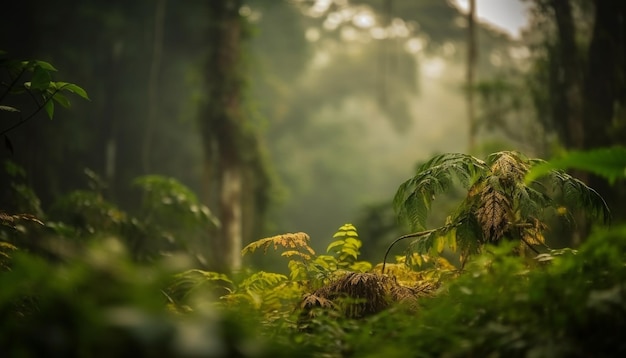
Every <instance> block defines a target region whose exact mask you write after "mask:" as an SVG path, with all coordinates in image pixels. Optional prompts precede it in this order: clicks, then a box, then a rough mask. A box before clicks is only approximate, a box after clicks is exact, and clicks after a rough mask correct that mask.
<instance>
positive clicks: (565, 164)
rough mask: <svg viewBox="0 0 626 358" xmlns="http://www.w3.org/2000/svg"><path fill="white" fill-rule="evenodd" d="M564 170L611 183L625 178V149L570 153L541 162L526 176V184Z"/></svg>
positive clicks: (600, 149) (620, 147) (601, 149)
mask: <svg viewBox="0 0 626 358" xmlns="http://www.w3.org/2000/svg"><path fill="white" fill-rule="evenodd" d="M565 169H579V170H584V171H588V172H591V173H594V174H596V175H599V176H601V177H603V178H606V179H607V180H608V181H609V182H612V183H613V182H615V180H617V179H619V178H625V177H626V147H622V146H616V147H612V148H599V149H593V150H589V151H572V152H569V153H567V154H565V155H564V156H562V157H560V158H555V159H552V160H550V161H549V162H544V161H541V162H540V163H538V165H536V166H534V167H533V168H532V170H531V171H530V172H529V173H528V174H527V175H526V183H531V182H533V181H534V180H536V179H537V178H540V177H541V176H544V175H548V174H551V173H552V172H553V171H554V170H565Z"/></svg>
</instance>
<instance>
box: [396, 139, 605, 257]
mask: <svg viewBox="0 0 626 358" xmlns="http://www.w3.org/2000/svg"><path fill="white" fill-rule="evenodd" d="M538 163H541V161H540V160H537V159H529V158H527V157H526V156H524V155H522V154H521V153H518V152H510V151H504V152H497V153H493V154H491V155H490V156H489V157H488V158H487V161H486V162H485V161H482V160H480V159H478V158H475V157H473V156H470V155H466V154H454V153H453V154H442V155H438V156H435V157H434V158H432V159H431V160H429V161H427V162H426V163H424V164H423V165H421V166H420V167H419V168H418V170H417V174H416V175H415V176H414V177H413V178H411V179H409V180H407V181H405V182H404V183H403V184H402V185H401V186H400V187H399V189H398V191H397V193H396V195H395V198H394V208H395V210H396V213H397V215H398V217H399V218H400V219H401V220H403V221H405V222H406V223H408V224H409V226H410V227H411V228H412V229H413V230H419V231H418V232H416V233H412V234H408V235H405V236H403V237H401V238H399V239H398V240H396V242H397V241H400V240H403V239H406V238H412V237H417V238H418V239H417V240H416V241H414V243H413V246H414V247H415V249H416V251H417V252H418V253H427V252H430V253H432V254H439V253H441V252H442V251H443V249H444V248H445V247H446V246H447V247H448V248H450V249H452V250H453V251H455V250H456V249H457V248H458V249H459V250H460V253H461V262H462V263H464V262H465V261H466V259H467V257H468V256H469V255H472V254H476V253H478V252H479V251H480V249H481V247H482V246H483V245H485V244H488V243H498V242H500V241H501V240H503V239H507V240H516V241H518V242H519V243H520V250H525V249H529V250H532V251H534V252H536V253H538V251H537V250H536V249H535V248H534V246H536V245H544V244H545V240H544V237H543V232H544V230H545V229H546V228H547V225H546V224H545V222H544V221H543V219H544V217H545V215H546V213H547V211H549V210H552V212H553V213H556V214H557V215H559V214H568V213H569V210H570V209H583V210H584V211H585V212H586V213H588V214H590V215H592V216H593V217H596V218H600V219H601V220H603V221H608V220H609V216H610V214H609V209H608V207H607V206H606V203H605V202H604V200H603V199H602V197H600V195H598V193H597V192H595V191H594V190H593V189H591V188H590V187H588V186H587V185H585V184H584V183H583V182H581V181H580V180H578V179H576V178H574V177H572V176H570V175H569V174H567V173H565V172H563V171H561V170H556V169H549V170H548V171H547V173H546V174H547V176H548V179H549V180H548V181H547V182H546V183H539V182H536V181H532V182H529V183H526V182H525V181H524V178H525V176H526V174H527V173H528V171H529V170H530V169H531V168H532V167H533V166H535V165H537V164H538ZM455 184H460V185H461V186H463V187H465V188H466V189H467V195H466V197H465V199H464V200H463V201H462V202H461V204H460V205H459V207H458V208H457V210H456V212H455V213H453V214H452V215H450V216H449V217H448V218H447V220H446V223H445V224H444V225H443V226H441V227H439V228H436V229H430V230H427V229H426V217H427V215H428V212H429V210H430V208H431V204H432V201H433V200H434V199H435V198H436V197H437V195H439V194H441V193H443V192H444V191H446V190H448V189H450V188H451V187H452V186H453V185H455ZM546 184H547V185H546ZM394 244H395V242H394ZM392 245H393V244H392Z"/></svg>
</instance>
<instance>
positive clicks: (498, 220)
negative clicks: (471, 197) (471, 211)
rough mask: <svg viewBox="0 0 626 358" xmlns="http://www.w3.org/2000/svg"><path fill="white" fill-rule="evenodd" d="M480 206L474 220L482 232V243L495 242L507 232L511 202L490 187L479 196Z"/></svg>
mask: <svg viewBox="0 0 626 358" xmlns="http://www.w3.org/2000/svg"><path fill="white" fill-rule="evenodd" d="M480 202H481V205H480V206H479V207H478V209H477V210H476V219H477V220H478V223H479V224H480V226H481V228H482V232H483V241H484V242H496V241H498V240H499V239H500V238H501V237H502V234H504V232H505V231H506V230H507V227H508V223H509V221H510V217H511V211H512V210H511V208H512V207H511V202H510V201H509V200H508V198H507V197H506V195H504V194H503V193H502V192H501V191H499V190H497V189H496V188H494V187H492V186H486V187H485V188H484V189H483V192H482V193H481V195H480Z"/></svg>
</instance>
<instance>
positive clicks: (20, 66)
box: [0, 51, 89, 151]
mask: <svg viewBox="0 0 626 358" xmlns="http://www.w3.org/2000/svg"><path fill="white" fill-rule="evenodd" d="M0 70H2V71H4V72H6V73H7V75H8V77H7V78H6V79H3V81H2V82H0V111H1V112H5V114H6V113H17V114H18V115H19V121H18V122H16V123H15V124H13V125H11V126H9V127H7V128H4V129H2V130H1V131H0V135H4V136H5V143H6V144H7V146H8V147H9V149H10V150H11V151H12V146H11V144H10V142H9V140H8V138H7V137H6V134H7V133H8V132H10V131H11V130H13V129H15V128H17V127H18V126H20V125H22V124H24V123H25V122H27V121H28V120H30V119H31V118H33V117H34V116H35V115H36V114H37V113H39V112H40V111H42V110H45V112H46V114H47V115H48V117H49V118H50V119H52V118H53V117H54V104H55V102H56V103H57V104H59V105H61V106H62V107H65V108H69V107H70V105H71V103H70V100H69V99H68V98H67V96H66V95H65V93H72V94H75V95H77V96H79V97H81V98H83V99H86V100H88V99H89V97H88V96H87V92H85V90H84V89H83V88H81V87H80V86H78V85H75V84H73V83H69V82H55V81H52V74H53V73H54V72H56V71H57V69H56V68H54V66H53V65H51V64H50V63H48V62H45V61H40V60H31V61H21V60H15V59H11V58H8V57H6V52H4V51H0ZM25 76H29V77H30V81H24V80H25V78H24V77H25ZM8 95H12V96H16V95H28V96H29V97H30V98H31V99H32V101H33V102H34V104H35V109H34V110H33V111H32V112H31V113H28V114H26V115H24V116H22V114H21V110H20V109H19V108H17V107H14V106H11V105H8V104H5V99H6V98H7V96H8ZM1 112H0V113H1Z"/></svg>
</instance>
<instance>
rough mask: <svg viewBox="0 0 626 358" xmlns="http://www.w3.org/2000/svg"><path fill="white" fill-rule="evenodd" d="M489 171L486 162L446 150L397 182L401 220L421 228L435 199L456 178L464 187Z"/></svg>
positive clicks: (396, 206)
mask: <svg viewBox="0 0 626 358" xmlns="http://www.w3.org/2000/svg"><path fill="white" fill-rule="evenodd" d="M487 170H488V167H487V164H486V163H485V162H484V161H482V160H480V159H478V158H475V157H473V156H471V155H466V154H461V153H447V154H441V155H438V156H435V157H434V158H432V159H431V160H429V161H427V162H426V163H424V164H422V165H421V166H420V167H419V168H418V169H417V174H416V175H415V176H414V177H413V178H411V179H409V180H407V181H405V182H404V183H402V184H401V185H400V187H399V188H398V191H397V192H396V195H395V197H394V200H393V206H394V210H395V211H396V214H397V216H398V217H399V218H400V220H404V221H406V222H407V223H408V224H409V225H410V226H411V228H412V229H413V230H424V229H425V227H426V218H427V215H428V212H429V211H430V208H431V203H432V201H433V200H434V198H435V197H436V196H437V195H439V194H441V193H442V192H444V191H445V190H447V189H449V188H450V187H451V186H452V185H453V184H454V182H455V180H457V181H458V182H459V183H460V184H461V185H462V186H463V187H469V186H471V185H472V184H473V183H474V181H475V180H476V178H477V177H478V176H479V175H480V174H482V173H484V172H486V171H487Z"/></svg>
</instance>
